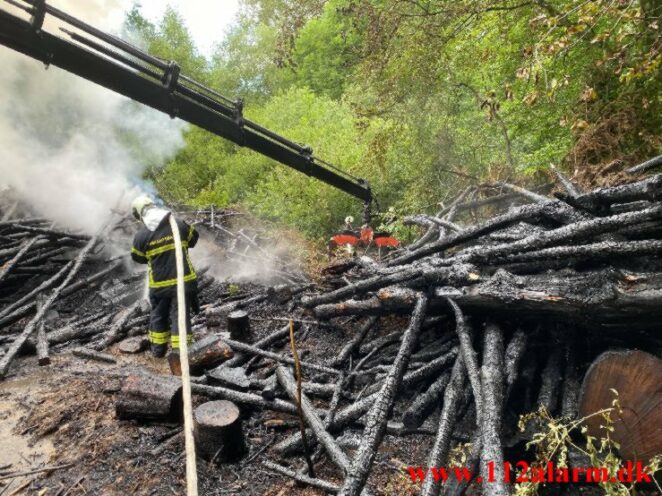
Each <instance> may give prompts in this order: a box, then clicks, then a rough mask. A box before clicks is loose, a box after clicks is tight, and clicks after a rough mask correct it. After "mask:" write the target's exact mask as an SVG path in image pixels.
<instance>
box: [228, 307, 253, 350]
mask: <svg viewBox="0 0 662 496" xmlns="http://www.w3.org/2000/svg"><path fill="white" fill-rule="evenodd" d="M227 322H228V331H229V332H230V337H231V338H232V339H233V340H235V341H241V342H242V343H249V342H250V341H251V336H250V331H251V326H250V321H249V318H248V313H246V312H244V311H243V310H236V311H234V312H232V313H230V314H229V315H228V321H227Z"/></svg>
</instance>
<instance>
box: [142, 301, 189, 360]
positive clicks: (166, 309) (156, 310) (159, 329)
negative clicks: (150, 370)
mask: <svg viewBox="0 0 662 496" xmlns="http://www.w3.org/2000/svg"><path fill="white" fill-rule="evenodd" d="M195 296H196V295H195V294H190V293H187V294H186V342H187V343H189V344H190V343H191V342H192V341H193V334H192V333H191V303H192V302H193V301H194V299H195ZM149 302H150V304H151V305H152V310H151V313H150V316H149V342H150V345H151V346H150V348H151V351H152V355H154V356H155V357H163V356H165V354H166V352H167V351H168V341H170V347H171V348H172V350H173V351H174V350H178V349H179V325H178V318H177V311H178V310H177V296H176V295H164V296H155V295H150V297H149Z"/></svg>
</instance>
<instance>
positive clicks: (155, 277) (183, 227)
mask: <svg viewBox="0 0 662 496" xmlns="http://www.w3.org/2000/svg"><path fill="white" fill-rule="evenodd" d="M131 211H132V213H133V216H134V217H135V218H136V219H137V220H139V221H141V222H142V224H143V226H142V229H140V230H139V231H138V233H137V234H136V235H135V237H134V238H133V246H132V248H131V257H132V258H133V260H134V261H136V262H138V263H141V264H147V273H148V276H149V302H150V304H151V306H152V310H151V313H150V318H149V342H150V349H151V352H152V355H153V356H154V357H157V358H162V357H164V356H165V355H166V352H167V351H168V341H170V347H171V349H172V354H173V355H174V354H176V356H177V357H179V329H178V325H177V266H176V262H175V244H174V239H173V237H172V231H171V228H170V220H169V216H170V215H171V213H170V211H168V210H166V209H164V208H161V207H158V206H156V205H155V204H154V201H153V200H152V198H150V197H149V196H147V195H141V196H139V197H137V198H136V199H135V200H134V201H133V203H132V205H131ZM177 225H178V226H179V232H180V237H181V240H182V251H183V252H184V253H183V255H184V284H185V290H186V322H187V324H186V326H187V328H186V331H187V342H188V343H190V342H192V334H191V311H192V310H193V311H198V310H199V308H198V307H199V305H198V298H197V289H198V288H197V280H196V279H197V276H196V274H195V270H194V269H193V264H192V263H191V259H190V258H189V254H188V249H189V248H193V247H194V246H195V244H196V243H197V241H198V232H197V231H196V230H195V228H194V227H193V226H189V225H188V224H187V223H186V222H184V221H181V220H179V219H178V220H177Z"/></svg>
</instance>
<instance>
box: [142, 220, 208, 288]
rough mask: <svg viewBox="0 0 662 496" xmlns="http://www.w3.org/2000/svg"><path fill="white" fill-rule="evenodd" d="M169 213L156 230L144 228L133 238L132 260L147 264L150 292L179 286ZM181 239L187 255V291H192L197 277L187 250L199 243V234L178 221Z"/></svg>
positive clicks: (185, 275)
mask: <svg viewBox="0 0 662 496" xmlns="http://www.w3.org/2000/svg"><path fill="white" fill-rule="evenodd" d="M169 217H170V214H168V215H166V216H165V217H164V218H163V220H161V222H160V223H159V225H158V227H157V228H156V229H155V230H154V231H150V230H149V229H146V228H143V229H141V230H140V231H138V233H137V234H136V235H135V237H134V238H133V246H132V247H131V258H133V260H134V261H136V262H138V263H142V264H147V272H148V275H149V287H150V290H158V289H162V288H171V287H174V286H176V285H177V264H176V261H175V241H174V239H173V237H172V231H171V230H170V220H169ZM177 226H178V227H179V233H180V236H181V238H182V251H183V255H184V281H185V283H186V286H187V288H186V290H187V291H189V290H191V289H193V288H192V287H191V286H192V285H195V283H194V281H195V280H196V278H197V276H196V274H195V270H194V269H193V264H192V263H191V259H190V258H189V254H188V249H189V248H193V247H194V246H195V244H196V243H197V242H198V232H197V231H196V230H195V228H194V227H193V226H189V225H188V224H187V223H186V222H184V221H181V220H179V219H177Z"/></svg>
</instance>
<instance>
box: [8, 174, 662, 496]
mask: <svg viewBox="0 0 662 496" xmlns="http://www.w3.org/2000/svg"><path fill="white" fill-rule="evenodd" d="M558 179H559V184H560V186H561V187H562V188H563V189H562V191H561V192H559V193H557V194H556V195H555V197H549V196H544V195H542V194H541V193H540V192H532V191H528V190H525V189H522V188H520V187H517V186H513V185H508V184H499V185H496V190H497V191H499V193H498V194H496V195H488V196H487V197H485V195H484V193H485V192H486V191H488V193H489V192H493V191H495V188H494V187H492V188H491V189H488V190H486V189H485V188H469V189H467V190H466V191H465V192H463V193H462V194H461V195H460V196H459V197H458V198H457V199H456V200H455V201H454V202H452V203H451V204H450V205H448V206H446V207H445V208H443V209H442V210H441V211H440V212H439V213H438V214H437V215H435V216H424V215H419V216H413V217H410V218H408V219H407V222H410V223H412V224H416V225H419V226H423V235H422V236H421V238H420V239H419V240H418V241H417V242H415V243H413V244H412V245H410V246H408V247H405V248H402V249H400V250H398V251H396V252H393V253H392V254H390V256H389V258H388V259H387V260H383V261H381V262H375V261H374V260H371V259H368V258H361V257H357V258H352V259H344V260H339V261H337V262H336V263H333V264H331V265H330V266H329V267H328V268H327V269H326V270H325V274H326V278H325V279H324V280H323V282H322V284H323V287H322V289H320V288H319V286H318V287H313V286H311V285H310V284H308V283H307V282H305V281H303V280H301V282H299V276H298V275H297V276H295V277H294V278H293V280H295V281H297V282H296V283H293V282H290V283H289V284H284V285H279V286H276V287H271V288H257V289H256V288H253V287H251V288H249V289H247V290H244V289H239V290H237V289H236V288H233V289H231V290H230V289H229V288H227V287H226V286H221V285H218V284H216V283H214V282H213V281H212V282H209V283H207V284H209V288H210V289H207V292H206V293H205V292H204V291H203V297H202V303H203V308H204V312H203V313H202V314H201V315H199V316H197V317H196V319H195V321H194V323H195V327H194V331H195V332H196V333H199V334H205V335H206V336H205V337H203V339H201V340H199V344H198V345H194V346H193V350H192V352H193V353H196V354H198V355H197V356H199V359H198V358H196V357H194V358H195V359H194V360H192V363H193V365H194V366H196V369H195V370H194V371H193V372H194V374H196V376H197V377H196V378H195V380H194V382H195V383H194V385H193V392H194V394H195V395H196V396H201V397H207V398H211V399H215V400H226V401H230V402H233V403H235V404H237V405H238V406H239V410H238V411H237V410H235V409H233V408H231V405H230V406H228V405H227V403H224V404H223V405H221V406H219V408H221V409H222V410H223V411H222V412H221V413H219V414H218V415H214V412H210V411H205V412H201V415H202V413H204V415H203V417H204V418H205V419H209V418H211V419H212V420H211V421H210V422H211V423H214V422H220V423H221V424H222V423H223V422H225V421H226V420H227V417H228V416H231V417H233V418H235V417H237V415H238V413H237V412H239V413H241V415H242V417H243V418H246V417H247V416H252V417H255V416H258V418H259V416H260V415H261V416H262V419H266V418H267V417H268V418H270V419H272V421H273V417H269V415H272V414H271V412H277V414H278V415H280V417H279V418H280V421H281V428H280V429H279V430H278V434H276V438H274V440H273V441H274V442H273V444H264V445H262V446H249V452H250V453H251V454H250V455H249V456H248V457H247V458H248V459H249V460H251V461H252V460H255V462H256V463H257V462H259V461H260V460H264V461H262V464H263V465H264V466H265V467H266V468H268V469H269V470H270V471H272V472H277V473H279V474H282V475H284V476H287V477H291V478H294V479H296V480H298V481H300V482H302V483H305V484H309V485H312V486H315V487H318V488H320V489H322V490H324V491H327V492H329V493H338V494H343V495H359V494H362V493H364V494H368V493H370V492H376V493H379V492H380V484H381V483H383V479H382V478H380V476H381V475H382V472H383V470H374V468H375V467H376V466H383V464H384V463H386V464H387V465H388V464H389V462H388V461H387V460H391V459H392V457H393V453H397V457H398V459H399V460H401V461H404V463H406V464H410V463H411V464H412V465H421V466H422V467H424V468H425V467H444V466H446V465H447V464H448V463H449V457H450V453H451V450H452V449H453V448H454V447H456V446H457V445H458V444H461V443H470V449H469V452H468V454H467V460H466V463H465V464H466V466H467V467H469V468H474V469H475V470H474V473H475V474H476V476H478V474H481V475H482V476H483V477H484V478H485V477H487V476H488V474H486V473H485V471H486V470H487V469H488V467H489V466H491V467H493V468H494V470H495V472H496V473H495V474H494V475H495V476H494V480H495V482H494V483H489V484H484V485H483V487H482V489H481V492H482V493H483V494H507V493H508V492H509V488H508V487H507V486H506V484H505V483H504V482H503V481H504V474H503V464H502V462H503V460H504V457H505V458H506V459H510V460H520V459H522V458H523V457H529V458H531V457H532V456H533V454H531V453H528V452H527V451H526V449H525V444H526V441H527V440H528V439H530V437H531V435H532V431H531V430H529V431H525V432H520V431H519V430H518V429H517V427H516V424H517V420H518V418H519V417H520V415H522V414H526V413H529V412H531V411H535V410H537V409H538V408H539V406H540V405H542V406H544V407H545V408H546V409H547V411H549V412H550V414H551V415H553V416H555V417H566V418H578V417H579V416H585V415H588V414H590V413H592V412H594V411H597V410H599V409H601V408H603V407H608V406H609V405H610V404H611V395H610V393H609V391H608V390H609V389H610V388H611V387H615V388H616V389H618V390H619V393H620V394H621V403H622V405H623V407H624V409H626V410H628V411H632V412H635V415H634V416H632V417H630V419H636V421H633V422H630V423H628V422H626V420H627V419H625V420H623V422H622V425H621V426H620V427H618V426H617V428H616V433H615V434H614V438H615V439H616V440H617V441H618V442H619V443H620V445H621V454H622V456H623V457H624V458H625V459H628V458H629V459H642V460H646V459H648V458H650V457H652V456H653V455H654V454H656V453H659V452H660V448H661V446H662V442H661V440H660V431H659V429H657V430H655V427H656V426H659V425H660V423H659V422H660V419H659V415H660V414H659V412H660V411H662V409H660V408H659V403H660V391H659V384H660V383H661V382H662V378H661V377H660V374H661V373H662V367H660V366H659V365H660V364H659V358H657V356H659V354H660V352H661V351H662V338H661V337H660V334H659V331H658V327H659V321H660V318H661V317H662V270H661V269H662V261H661V260H660V258H659V257H658V256H657V254H658V253H659V252H660V249H662V201H661V200H662V175H658V176H652V177H648V178H645V179H641V180H638V181H635V182H632V183H630V184H625V185H621V186H615V187H611V188H605V189H600V190H596V191H591V192H583V191H581V190H579V188H578V187H576V186H575V185H573V184H572V183H570V181H568V180H567V179H566V178H565V177H563V176H561V175H560V174H559V175H558ZM480 195H483V196H480ZM200 215H201V216H202V215H203V214H200ZM214 215H215V214H214ZM204 217H205V221H204V223H205V224H206V225H208V226H209V228H210V229H215V222H216V221H215V220H214V222H212V221H211V219H210V217H211V211H208V212H205V213H204ZM481 219H484V220H481ZM28 220H29V222H28ZM28 220H23V221H21V222H18V221H8V220H5V221H3V224H0V235H1V236H3V238H2V239H3V243H5V244H8V245H9V246H8V247H5V246H3V250H4V251H3V252H2V256H3V257H4V259H3V260H4V261H3V263H4V264H5V265H4V269H3V270H4V271H5V272H6V275H4V276H1V277H3V278H4V279H6V282H7V283H11V284H13V286H12V287H13V288H14V290H15V291H17V293H16V294H12V293H11V292H10V291H7V292H5V293H4V294H3V295H2V298H4V299H5V300H4V301H5V306H6V305H9V306H10V309H9V310H7V309H6V307H3V310H0V311H2V312H3V314H2V315H0V318H5V319H6V318H7V315H9V314H8V313H7V312H12V313H11V314H15V312H17V311H18V309H19V308H23V306H25V305H31V309H30V311H29V312H26V313H24V314H23V316H25V317H21V318H25V320H24V321H21V322H18V321H16V320H12V321H11V323H12V324H13V327H9V331H7V328H6V327H5V328H3V330H2V331H0V333H1V334H0V339H2V340H3V341H2V343H4V344H6V345H8V347H7V349H6V351H5V354H4V356H2V357H1V358H0V372H2V374H3V375H4V374H5V373H6V371H7V367H8V364H9V362H10V361H11V359H12V358H13V357H14V356H15V354H16V352H17V351H18V350H19V349H21V348H22V347H23V346H24V345H25V344H26V343H27V342H29V341H30V340H34V341H35V346H36V348H37V349H39V347H40V346H42V347H43V344H42V345H40V344H39V343H40V342H41V343H43V342H44V340H45V341H47V342H48V343H53V341H51V337H53V338H54V337H55V336H59V335H60V334H59V333H66V332H69V333H70V334H69V336H72V337H70V338H68V339H69V340H72V341H74V342H84V343H87V344H86V346H87V350H88V351H90V350H96V351H101V350H103V349H104V348H107V347H108V346H110V345H111V344H113V343H115V342H117V341H119V340H121V339H122V338H123V337H125V336H126V335H130V334H131V333H132V332H134V330H135V329H140V331H141V332H144V324H145V323H146V319H147V317H146V311H147V309H146V308H144V306H143V305H142V304H141V303H140V299H136V300H134V301H133V302H132V303H130V304H129V305H128V306H126V305H125V306H124V307H123V308H122V310H121V311H120V312H121V314H118V311H117V310H116V308H117V307H116V306H114V307H113V306H112V305H111V304H109V305H108V307H107V308H105V309H104V310H102V309H100V308H99V307H98V305H97V307H96V312H97V313H96V314H95V313H94V312H93V311H92V309H94V308H95V307H94V306H93V305H91V306H90V308H91V310H89V312H90V313H89V315H86V316H79V317H78V319H79V320H75V319H74V320H72V322H70V323H69V324H68V325H67V326H65V327H63V328H61V329H53V330H51V331H50V332H44V331H43V330H42V328H41V325H42V323H44V322H45V321H44V318H45V317H46V316H47V313H48V310H49V309H50V308H53V307H57V305H55V306H54V303H56V302H57V300H58V298H59V297H61V296H62V295H63V294H64V293H65V292H69V293H68V294H71V293H73V292H74V291H75V290H72V289H71V288H78V286H76V285H80V287H83V286H84V285H85V284H90V283H94V282H95V281H97V282H98V281H99V280H101V279H104V280H105V284H108V286H102V289H103V290H105V291H107V293H108V299H107V300H106V301H108V302H110V301H112V298H113V296H112V295H113V294H117V295H118V297H123V296H124V295H125V294H126V293H127V290H126V288H127V287H128V285H129V284H132V286H131V287H133V288H140V287H141V285H140V284H138V283H137V281H136V280H132V281H133V282H131V280H130V279H131V278H135V277H137V276H136V275H125V276H120V275H118V274H121V272H118V273H113V274H111V272H112V269H111V267H112V266H113V264H114V263H118V260H115V261H112V258H111V259H110V260H104V265H103V268H102V269H101V270H100V271H97V272H96V273H93V274H91V275H90V276H88V277H81V276H78V279H76V276H77V274H78V273H79V271H80V269H81V267H82V266H84V264H85V262H84V261H85V260H86V259H89V258H90V255H92V252H93V250H94V247H95V246H96V245H97V243H98V240H99V237H93V238H87V237H85V238H76V237H71V236H66V233H56V234H51V233H52V232H53V231H50V229H51V228H50V227H48V226H47V225H45V224H44V222H43V221H40V220H39V219H28ZM103 235H105V233H104V234H103ZM36 236H44V238H43V239H41V240H37V241H32V240H33V239H34V238H35V237H36ZM49 236H50V237H49ZM233 238H234V239H237V238H241V239H245V238H244V236H241V235H239V234H237V233H236V232H233V236H229V235H227V240H232V239H233ZM249 238H250V236H249ZM52 240H58V243H59V242H66V244H65V245H64V246H66V247H67V250H72V251H73V253H74V254H75V256H71V255H70V256H68V257H64V258H63V260H62V261H61V262H60V265H61V268H59V267H60V266H57V267H56V268H54V269H53V271H57V272H55V273H54V275H53V276H51V277H50V278H49V279H45V280H44V282H42V283H40V284H41V285H43V287H42V286H41V285H40V286H39V287H40V288H42V289H37V288H34V289H30V287H25V288H24V287H23V285H22V284H21V281H24V280H26V279H27V277H26V275H29V273H25V272H21V271H20V270H18V269H19V268H21V267H34V266H35V264H38V263H41V264H44V263H46V262H44V261H43V260H50V259H48V258H46V259H43V260H42V261H41V262H34V261H33V262H31V264H32V265H30V264H27V262H26V261H27V260H30V256H28V255H26V254H28V253H31V252H30V248H26V246H27V244H28V243H30V242H33V243H34V244H33V245H32V246H33V247H34V246H36V247H37V248H38V249H39V250H54V249H56V248H59V247H60V245H59V244H58V243H55V242H54V241H52ZM40 243H41V244H40ZM246 243H247V244H248V245H250V243H249V242H248V241H246ZM12 250H13V251H12ZM22 250H23V254H21V255H20V256H19V253H20V252H21V251H22ZM40 253H41V252H40ZM32 255H35V256H36V255H37V253H34V254H32ZM58 256H59V255H58ZM21 261H23V263H21ZM49 263H50V264H52V265H54V264H55V262H49ZM7 268H9V270H7ZM103 271H107V272H105V274H103V275H100V274H101V273H102V272H103ZM5 272H3V273H5ZM122 277H125V279H122ZM90 280H91V281H90ZM74 281H77V282H74ZM109 281H112V283H111V282H109ZM119 284H125V286H119ZM104 288H105V289H104ZM117 288H120V289H117ZM134 290H137V289H134ZM115 291H116V293H115ZM37 294H44V295H45V298H44V299H43V300H42V301H41V302H40V301H39V300H38V299H37V298H36V295H37ZM10 295H11V296H10ZM18 302H20V303H18ZM12 305H13V306H12ZM79 308H87V307H86V306H85V305H80V306H79ZM111 308H113V310H111ZM242 310H243V311H244V312H241V311H242ZM80 311H81V310H79V314H80ZM245 312H248V314H246V313H245ZM13 318H14V319H15V317H13ZM289 318H292V326H290V325H289V323H286V322H287V321H288V320H289ZM84 319H90V320H87V321H85V320H84ZM141 319H142V320H141ZM281 319H283V324H284V325H283V326H282V327H281V328H279V329H276V330H273V327H274V326H273V322H274V321H277V320H281ZM3 322H5V323H4V324H3V325H5V326H6V325H7V321H6V320H5V321H3ZM265 322H266V323H267V324H265ZM90 323H92V324H93V325H90ZM48 325H49V324H48V323H47V322H46V326H47V327H48ZM67 329H68V330H67ZM44 334H45V336H46V337H45V339H44ZM40 336H42V337H41V338H40ZM219 336H220V339H221V341H219ZM297 349H298V350H299V352H302V356H299V353H298V352H296V350H297ZM637 349H638V350H643V351H632V350H637ZM614 350H617V351H614ZM622 350H630V351H622ZM210 357H211V358H213V360H207V359H208V358H210ZM216 362H222V363H220V365H219V364H218V363H216ZM601 364H602V365H601ZM605 364H606V365H605ZM293 366H294V369H293ZM299 372H300V373H299ZM589 376H590V377H592V378H594V381H593V384H594V385H593V386H592V385H591V384H587V381H588V377H589ZM299 379H301V381H300V382H299ZM610 381H611V382H610ZM633 381H637V383H636V385H635V384H633ZM589 382H590V381H589ZM145 384H149V388H148V389H149V390H146V389H145V387H144V385H145ZM299 385H300V388H299ZM628 386H630V387H628ZM635 386H636V387H635ZM605 391H606V392H605ZM177 394H180V393H179V386H178V385H177V384H176V383H174V382H172V380H170V379H169V380H165V378H161V379H159V378H154V377H152V380H151V381H148V380H145V379H144V378H143V379H141V380H136V379H135V378H132V377H129V378H128V379H127V381H126V384H125V387H124V389H123V392H122V393H120V395H119V399H118V406H117V408H118V414H119V415H120V417H124V418H135V414H136V412H137V413H138V414H139V415H143V416H144V417H145V418H153V417H158V416H159V415H166V414H172V411H171V410H172V409H173V408H175V407H176V406H177V404H178V403H179V401H177V400H176V396H177ZM605 402H606V403H605ZM656 405H657V406H658V407H656ZM205 408H207V410H208V409H209V408H211V407H205ZM228 412H230V413H228ZM656 415H657V417H656ZM219 416H220V417H223V418H221V419H220V421H219ZM642 419H643V420H642ZM197 420H198V421H200V419H199V418H197ZM235 420H236V419H235ZM253 420H254V419H253ZM299 420H300V421H301V424H299ZM233 424H234V421H233ZM646 426H649V428H648V429H647V428H646ZM651 426H652V427H651ZM598 427H599V426H598ZM534 428H536V429H540V428H544V426H540V425H537V426H534ZM233 432H234V434H233V436H232V437H231V439H235V440H236V439H237V436H236V429H234V430H233ZM595 434H597V437H599V433H595ZM222 437H223V436H220V438H222ZM412 440H415V441H412ZM576 441H577V442H578V443H580V441H578V440H576ZM220 442H221V444H222V440H221V441H220ZM219 449H220V448H219ZM421 453H422V454H421ZM293 454H297V455H299V456H300V458H293V456H292V455H293ZM277 456H282V461H281V462H277V461H275V460H274V458H275V457H277ZM410 456H411V458H409V457H410ZM577 456H579V454H577ZM260 457H261V458H260ZM211 458H212V459H214V456H211ZM265 459H266V460H265ZM489 462H492V463H491V464H490V463H489ZM571 463H577V464H584V465H583V466H589V465H588V464H589V462H588V461H586V460H585V461H582V460H581V459H579V458H578V459H577V460H572V459H571ZM398 469H400V467H398ZM476 478H477V477H476ZM473 483H475V479H474V480H472V481H471V484H473ZM469 484H470V483H469V482H468V481H466V480H464V481H460V480H456V481H452V482H449V483H448V484H446V485H444V486H443V490H444V491H445V492H446V493H447V494H462V493H463V492H464V491H465V490H466V489H467V487H468V485H469ZM441 489H442V486H441V485H440V484H438V483H436V482H435V480H434V478H433V477H428V478H426V479H425V481H424V482H422V485H421V488H420V491H421V494H424V495H432V494H437V493H438V492H439V491H440V490H441Z"/></svg>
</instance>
